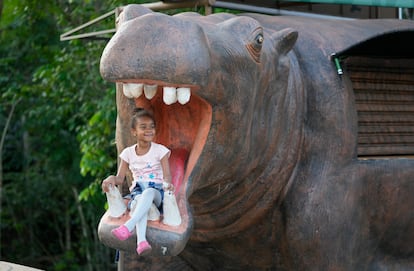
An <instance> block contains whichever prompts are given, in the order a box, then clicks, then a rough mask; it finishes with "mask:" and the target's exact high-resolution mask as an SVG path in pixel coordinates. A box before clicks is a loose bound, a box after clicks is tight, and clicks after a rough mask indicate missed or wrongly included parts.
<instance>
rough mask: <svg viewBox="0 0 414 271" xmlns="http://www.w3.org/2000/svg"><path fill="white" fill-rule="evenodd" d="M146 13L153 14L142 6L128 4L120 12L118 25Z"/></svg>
mask: <svg viewBox="0 0 414 271" xmlns="http://www.w3.org/2000/svg"><path fill="white" fill-rule="evenodd" d="M148 13H153V11H152V10H150V9H149V8H146V7H144V6H142V5H138V4H130V5H127V6H125V7H123V8H122V11H121V13H120V14H119V17H118V23H119V24H122V23H124V22H126V21H129V20H132V19H135V18H137V17H140V16H142V15H145V14H148Z"/></svg>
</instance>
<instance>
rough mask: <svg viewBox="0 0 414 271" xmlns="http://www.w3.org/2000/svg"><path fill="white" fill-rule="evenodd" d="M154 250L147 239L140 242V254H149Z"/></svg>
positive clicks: (138, 249) (138, 250) (138, 248)
mask: <svg viewBox="0 0 414 271" xmlns="http://www.w3.org/2000/svg"><path fill="white" fill-rule="evenodd" d="M151 250H152V247H151V245H150V244H149V243H148V242H147V241H142V242H141V243H139V244H138V247H137V253H138V255H140V256H145V255H148V254H149V253H150V252H151Z"/></svg>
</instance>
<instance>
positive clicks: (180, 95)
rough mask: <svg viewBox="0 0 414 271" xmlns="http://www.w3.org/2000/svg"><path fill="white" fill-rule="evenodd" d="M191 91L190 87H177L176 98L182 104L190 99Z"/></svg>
mask: <svg viewBox="0 0 414 271" xmlns="http://www.w3.org/2000/svg"><path fill="white" fill-rule="evenodd" d="M190 97H191V91H190V88H177V99H178V102H179V103H180V104H182V105H184V104H186V103H188V102H189V101H190Z"/></svg>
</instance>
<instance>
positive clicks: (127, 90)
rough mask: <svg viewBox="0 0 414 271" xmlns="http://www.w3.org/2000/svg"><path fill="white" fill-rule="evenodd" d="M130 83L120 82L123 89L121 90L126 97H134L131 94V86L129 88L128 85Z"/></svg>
mask: <svg viewBox="0 0 414 271" xmlns="http://www.w3.org/2000/svg"><path fill="white" fill-rule="evenodd" d="M129 85H130V84H122V89H123V91H124V95H125V96H126V97H127V98H130V99H131V98H134V96H132V93H131V88H130V86H129Z"/></svg>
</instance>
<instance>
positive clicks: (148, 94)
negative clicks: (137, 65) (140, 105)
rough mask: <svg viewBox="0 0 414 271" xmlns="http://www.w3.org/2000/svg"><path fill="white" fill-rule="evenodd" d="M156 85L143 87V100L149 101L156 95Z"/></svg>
mask: <svg viewBox="0 0 414 271" xmlns="http://www.w3.org/2000/svg"><path fill="white" fill-rule="evenodd" d="M157 88H158V86H157V85H144V94H145V98H147V99H148V100H151V99H152V98H154V96H155V94H157Z"/></svg>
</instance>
